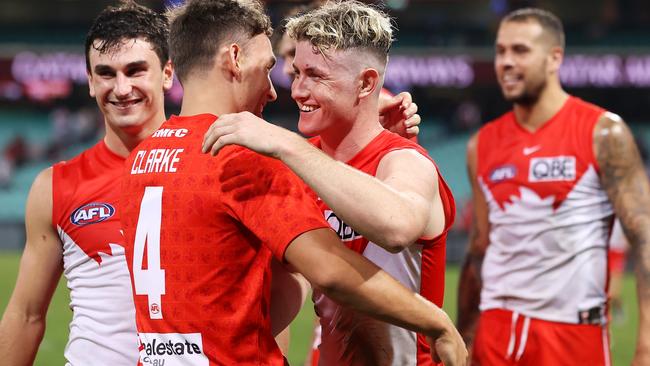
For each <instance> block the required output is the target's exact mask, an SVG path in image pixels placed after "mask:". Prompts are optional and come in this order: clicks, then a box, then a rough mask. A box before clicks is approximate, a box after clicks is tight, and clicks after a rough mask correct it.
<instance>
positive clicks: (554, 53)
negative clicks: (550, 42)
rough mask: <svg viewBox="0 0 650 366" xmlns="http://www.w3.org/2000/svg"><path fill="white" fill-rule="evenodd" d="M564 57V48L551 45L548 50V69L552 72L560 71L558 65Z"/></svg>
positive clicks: (560, 64)
mask: <svg viewBox="0 0 650 366" xmlns="http://www.w3.org/2000/svg"><path fill="white" fill-rule="evenodd" d="M563 59H564V49H562V47H560V46H553V47H551V49H550V52H549V61H550V62H549V64H548V67H549V69H550V70H549V71H551V72H554V73H559V72H560V66H562V60H563Z"/></svg>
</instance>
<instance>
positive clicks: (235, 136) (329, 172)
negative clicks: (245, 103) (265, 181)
mask: <svg viewBox="0 0 650 366" xmlns="http://www.w3.org/2000/svg"><path fill="white" fill-rule="evenodd" d="M230 144H238V145H242V146H245V147H248V148H250V149H252V150H255V151H257V152H259V153H262V154H265V155H269V156H272V157H275V158H277V159H280V160H282V161H283V162H284V163H285V164H287V166H289V168H290V169H291V170H293V171H294V172H295V173H296V174H297V175H298V176H299V177H300V178H302V179H303V180H304V181H305V182H306V183H307V184H308V185H309V186H310V187H311V188H312V189H313V190H314V191H315V192H316V193H317V194H318V195H319V196H320V198H321V199H323V201H325V202H326V203H327V204H328V206H329V207H331V208H332V210H333V211H334V212H336V213H337V215H338V216H339V217H340V218H341V219H342V220H343V221H345V222H346V223H348V224H349V225H350V226H351V227H353V228H354V229H355V230H356V231H358V232H359V233H360V234H362V235H363V236H364V237H366V238H367V239H368V240H370V241H372V242H374V243H376V244H378V245H380V246H382V247H384V248H385V249H387V250H389V251H391V252H398V251H400V250H402V249H404V248H406V247H408V246H409V245H411V244H413V243H414V242H415V241H416V240H417V239H419V238H433V237H435V236H436V235H438V234H440V232H442V230H443V228H444V220H442V217H443V215H442V204H441V202H440V197H439V193H438V176H437V171H436V169H435V166H434V165H433V163H431V161H429V160H428V159H426V158H425V157H423V156H422V155H420V154H418V153H417V152H415V151H411V150H402V151H395V152H391V153H389V154H387V155H386V156H385V157H384V158H383V159H382V162H381V163H380V165H379V167H378V170H377V177H376V178H375V177H372V176H370V175H367V174H365V173H362V172H360V171H358V170H356V169H354V168H352V167H350V166H348V165H347V164H345V163H343V162H340V161H337V160H334V159H332V158H331V157H329V156H327V155H326V154H325V153H323V152H322V151H320V150H319V149H318V148H316V147H314V146H313V145H311V144H310V143H309V142H308V141H307V140H305V139H304V138H302V137H300V136H298V135H297V134H295V133H293V132H291V131H288V130H286V129H283V128H281V127H279V126H275V125H272V124H270V123H268V122H266V121H264V120H262V119H260V118H259V117H257V116H255V115H253V114H251V113H248V112H242V113H237V114H230V115H224V116H221V117H220V118H219V119H218V120H217V122H215V124H213V125H212V126H211V127H210V129H209V131H208V133H207V134H206V137H205V139H204V143H203V151H204V152H207V151H210V152H211V153H212V154H216V153H217V152H218V151H219V150H220V149H221V148H222V147H223V146H225V145H230ZM331 182H337V184H336V185H332V184H331ZM351 198H354V202H352V201H353V200H351ZM359 203H362V204H359ZM434 210H436V212H440V214H439V215H434V214H433V212H434Z"/></svg>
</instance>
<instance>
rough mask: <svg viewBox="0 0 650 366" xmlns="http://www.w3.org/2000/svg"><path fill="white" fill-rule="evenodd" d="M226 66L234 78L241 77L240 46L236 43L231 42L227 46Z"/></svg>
mask: <svg viewBox="0 0 650 366" xmlns="http://www.w3.org/2000/svg"><path fill="white" fill-rule="evenodd" d="M225 61H226V62H225V63H226V68H227V70H228V71H230V73H231V74H232V75H233V77H234V78H235V79H239V78H240V77H241V62H242V47H241V46H240V45H239V44H237V43H231V44H230V45H229V46H228V54H227V57H226V60H225Z"/></svg>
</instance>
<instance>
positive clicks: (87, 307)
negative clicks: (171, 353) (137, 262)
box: [58, 227, 139, 366]
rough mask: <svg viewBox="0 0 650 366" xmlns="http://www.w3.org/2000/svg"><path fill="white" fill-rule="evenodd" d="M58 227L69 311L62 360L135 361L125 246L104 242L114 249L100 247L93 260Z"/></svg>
mask: <svg viewBox="0 0 650 366" xmlns="http://www.w3.org/2000/svg"><path fill="white" fill-rule="evenodd" d="M58 232H59V237H60V238H61V242H62V243H63V268H64V272H63V274H64V275H65V277H66V279H67V281H68V288H69V289H70V308H71V309H72V311H73V318H72V321H71V323H70V336H69V338H68V344H67V345H66V348H65V353H64V354H65V358H66V360H67V361H68V363H67V365H73V366H77V365H79V366H84V365H137V362H138V356H139V354H138V338H137V333H136V326H135V308H134V305H133V297H132V294H131V279H130V277H129V272H128V268H127V265H126V259H125V258H126V257H125V256H124V248H123V247H122V246H120V245H117V244H112V243H111V244H109V246H110V248H111V251H112V254H113V255H106V254H104V253H101V252H100V253H99V255H100V256H101V264H98V263H97V262H96V261H95V260H93V259H92V258H90V257H89V256H88V255H87V254H86V253H84V251H83V250H82V249H81V248H80V247H79V246H78V245H77V244H76V243H75V242H74V240H73V239H72V238H71V237H70V236H68V235H67V234H66V233H65V232H64V231H63V230H62V229H61V227H58ZM107 309H110V311H107ZM99 355H101V357H98V356H99Z"/></svg>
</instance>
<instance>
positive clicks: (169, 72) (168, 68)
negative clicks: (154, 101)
mask: <svg viewBox="0 0 650 366" xmlns="http://www.w3.org/2000/svg"><path fill="white" fill-rule="evenodd" d="M162 71H163V90H164V91H169V89H171V88H172V85H173V84H174V67H173V66H172V62H171V61H167V63H165V67H163V70H162Z"/></svg>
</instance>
